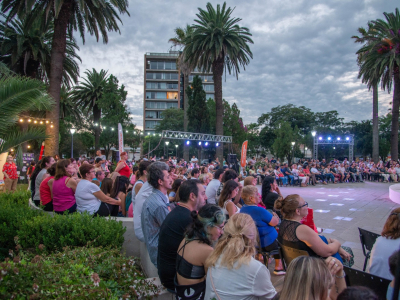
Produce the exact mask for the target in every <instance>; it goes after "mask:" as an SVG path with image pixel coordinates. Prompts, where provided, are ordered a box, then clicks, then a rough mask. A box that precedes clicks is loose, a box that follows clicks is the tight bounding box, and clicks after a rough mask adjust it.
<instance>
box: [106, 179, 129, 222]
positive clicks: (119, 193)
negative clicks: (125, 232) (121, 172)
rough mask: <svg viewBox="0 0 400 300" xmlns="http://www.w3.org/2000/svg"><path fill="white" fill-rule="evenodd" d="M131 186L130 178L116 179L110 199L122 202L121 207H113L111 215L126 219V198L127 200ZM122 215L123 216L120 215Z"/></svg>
mask: <svg viewBox="0 0 400 300" xmlns="http://www.w3.org/2000/svg"><path fill="white" fill-rule="evenodd" d="M128 185H129V178H128V177H125V176H118V177H117V178H116V179H115V182H114V185H113V188H112V190H111V194H110V197H111V198H114V199H115V200H121V204H120V205H121V206H118V205H112V207H113V208H112V213H111V215H112V216H114V217H116V216H118V215H119V216H121V217H125V215H126V210H125V198H126V190H127V189H128ZM120 213H121V214H120Z"/></svg>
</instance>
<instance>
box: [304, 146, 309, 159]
mask: <svg viewBox="0 0 400 300" xmlns="http://www.w3.org/2000/svg"><path fill="white" fill-rule="evenodd" d="M307 149H308V148H307V147H305V148H304V158H305V156H306V154H307Z"/></svg>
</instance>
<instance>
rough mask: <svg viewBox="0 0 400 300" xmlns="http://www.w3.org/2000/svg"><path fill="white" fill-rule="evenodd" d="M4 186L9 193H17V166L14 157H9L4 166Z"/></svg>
mask: <svg viewBox="0 0 400 300" xmlns="http://www.w3.org/2000/svg"><path fill="white" fill-rule="evenodd" d="M3 175H4V184H5V187H6V191H7V192H15V191H16V189H17V183H18V173H17V165H16V164H15V163H14V159H13V157H12V155H8V156H7V162H6V163H5V164H4V166H3Z"/></svg>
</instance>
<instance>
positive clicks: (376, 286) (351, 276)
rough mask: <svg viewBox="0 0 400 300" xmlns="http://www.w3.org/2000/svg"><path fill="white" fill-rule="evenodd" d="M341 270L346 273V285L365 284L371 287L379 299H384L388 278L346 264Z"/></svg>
mask: <svg viewBox="0 0 400 300" xmlns="http://www.w3.org/2000/svg"><path fill="white" fill-rule="evenodd" d="M343 270H344V272H345V273H346V277H345V278H346V284H347V286H366V287H368V288H370V289H372V290H373V291H374V292H375V294H376V295H377V296H378V297H379V299H382V300H386V292H387V288H388V285H389V283H390V280H388V279H386V278H382V277H379V276H376V275H372V274H369V273H366V272H363V271H360V270H355V269H352V268H349V267H346V266H343Z"/></svg>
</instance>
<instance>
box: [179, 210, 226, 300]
mask: <svg viewBox="0 0 400 300" xmlns="http://www.w3.org/2000/svg"><path fill="white" fill-rule="evenodd" d="M191 216H192V219H193V223H192V224H191V225H190V226H189V227H188V229H187V231H186V233H185V238H184V239H183V240H182V242H181V244H180V245H179V248H178V249H179V250H178V255H177V260H176V277H175V290H176V299H182V300H183V299H185V300H187V299H199V300H200V299H204V292H205V289H206V282H205V279H206V278H205V276H206V268H205V262H206V260H207V258H208V256H209V255H210V254H211V253H212V251H213V248H212V246H213V244H214V243H215V242H216V241H217V240H218V238H219V237H220V236H221V235H222V234H223V232H224V223H225V216H224V214H223V212H222V210H221V208H220V207H218V206H215V205H212V204H206V205H205V206H203V207H202V208H200V210H199V212H198V213H197V212H196V211H192V213H191ZM187 291H189V293H188V292H187ZM190 291H194V293H192V294H191V293H190ZM187 295H190V296H187Z"/></svg>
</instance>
